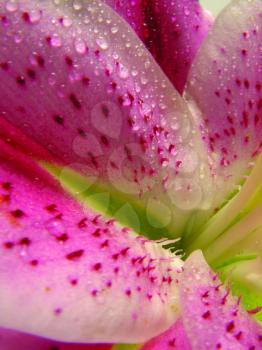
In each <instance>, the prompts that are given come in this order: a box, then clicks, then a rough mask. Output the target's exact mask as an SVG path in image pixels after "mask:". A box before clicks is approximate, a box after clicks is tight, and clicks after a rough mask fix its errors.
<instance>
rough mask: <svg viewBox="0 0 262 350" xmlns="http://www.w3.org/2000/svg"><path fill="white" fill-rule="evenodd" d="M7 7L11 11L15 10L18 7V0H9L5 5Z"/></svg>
mask: <svg viewBox="0 0 262 350" xmlns="http://www.w3.org/2000/svg"><path fill="white" fill-rule="evenodd" d="M5 8H6V9H7V11H9V12H15V11H16V10H17V9H18V4H17V0H9V1H7V3H6V5H5Z"/></svg>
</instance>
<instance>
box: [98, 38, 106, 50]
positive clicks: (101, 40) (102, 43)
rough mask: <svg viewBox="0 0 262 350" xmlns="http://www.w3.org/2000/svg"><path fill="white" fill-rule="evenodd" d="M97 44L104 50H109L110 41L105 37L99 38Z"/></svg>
mask: <svg viewBox="0 0 262 350" xmlns="http://www.w3.org/2000/svg"><path fill="white" fill-rule="evenodd" d="M96 43H97V45H98V46H99V47H100V48H101V49H102V50H107V49H108V43H107V41H106V39H105V38H102V37H101V38H98V39H96Z"/></svg>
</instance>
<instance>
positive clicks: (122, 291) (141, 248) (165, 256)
mask: <svg viewBox="0 0 262 350" xmlns="http://www.w3.org/2000/svg"><path fill="white" fill-rule="evenodd" d="M0 146H1V153H0V162H1V163H0V325H1V326H3V327H7V328H12V329H17V330H22V331H25V332H29V333H32V334H37V335H42V336H45V337H49V338H52V339H57V340H63V341H71V342H90V343H94V342H96V343H97V342H109V343H114V342H143V341H145V340H148V339H150V338H151V337H153V336H156V335H157V334H159V333H161V332H163V331H164V330H166V329H167V328H168V327H169V326H170V325H171V324H172V323H173V322H174V321H175V319H176V314H177V311H178V310H177V308H178V301H177V294H178V291H177V282H176V279H177V270H178V269H179V267H180V265H181V262H180V260H179V259H177V258H175V257H174V255H173V254H171V253H169V252H168V251H166V250H164V249H163V248H162V247H161V246H160V245H159V244H157V243H153V242H149V241H147V240H145V239H144V238H141V237H138V236H136V235H135V234H134V233H132V232H129V230H128V229H126V228H121V227H118V226H117V225H116V224H115V223H114V222H113V221H112V220H109V219H108V220H107V219H104V218H102V217H100V216H99V215H97V214H96V213H93V212H92V211H90V210H89V209H84V208H82V207H81V206H80V205H79V204H77V203H75V202H74V201H73V200H71V199H69V198H67V197H66V196H65V195H64V194H63V192H61V190H60V188H59V187H58V185H57V184H56V183H55V182H54V181H53V180H52V178H50V177H49V175H48V174H46V173H44V172H43V171H40V170H39V169H38V168H37V167H36V166H35V165H34V164H32V163H31V161H29V160H28V159H26V158H25V157H24V156H22V155H17V154H16V153H15V152H14V151H13V150H12V149H10V148H9V146H6V145H5V144H4V143H3V142H1V143H0Z"/></svg>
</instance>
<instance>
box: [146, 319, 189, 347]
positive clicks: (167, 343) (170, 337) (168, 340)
mask: <svg viewBox="0 0 262 350" xmlns="http://www.w3.org/2000/svg"><path fill="white" fill-rule="evenodd" d="M163 349H164V350H173V349H178V350H192V347H191V344H190V341H189V339H188V337H187V334H186V332H185V328H184V325H183V321H182V319H181V318H180V319H178V320H177V321H176V323H175V324H174V325H173V326H172V327H171V328H169V329H168V330H167V331H166V332H164V333H163V334H161V335H159V336H158V337H156V338H154V339H152V340H150V341H149V342H148V343H147V344H146V345H145V346H144V347H143V348H142V349H141V350H163Z"/></svg>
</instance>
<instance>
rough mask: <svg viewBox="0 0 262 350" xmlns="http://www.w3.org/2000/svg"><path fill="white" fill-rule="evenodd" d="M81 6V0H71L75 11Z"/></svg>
mask: <svg viewBox="0 0 262 350" xmlns="http://www.w3.org/2000/svg"><path fill="white" fill-rule="evenodd" d="M82 7H83V4H82V1H81V0H74V2H73V8H74V10H76V11H80V10H81V9H82Z"/></svg>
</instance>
